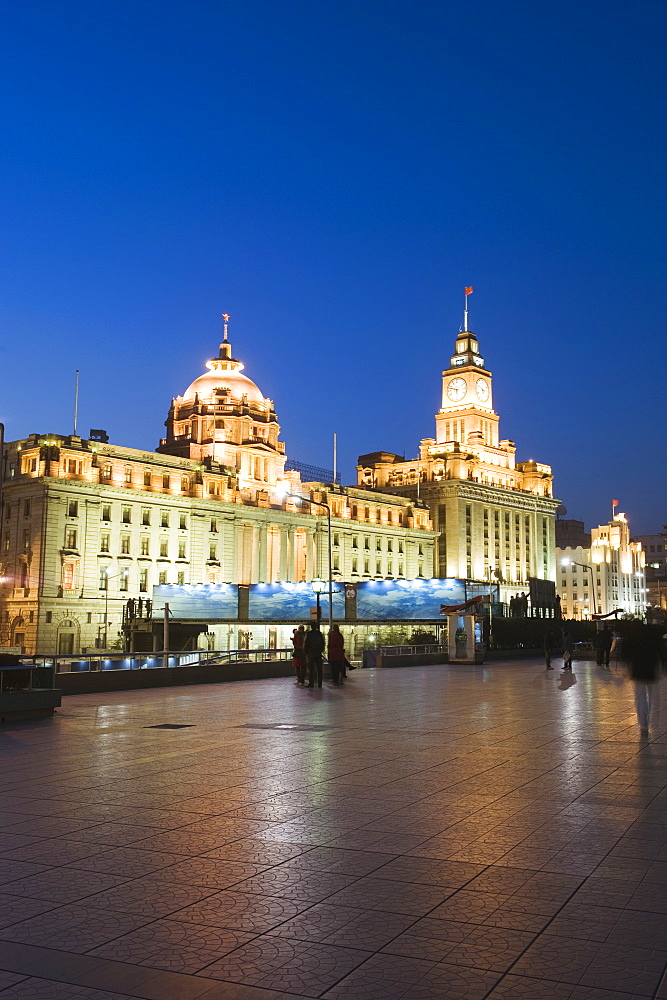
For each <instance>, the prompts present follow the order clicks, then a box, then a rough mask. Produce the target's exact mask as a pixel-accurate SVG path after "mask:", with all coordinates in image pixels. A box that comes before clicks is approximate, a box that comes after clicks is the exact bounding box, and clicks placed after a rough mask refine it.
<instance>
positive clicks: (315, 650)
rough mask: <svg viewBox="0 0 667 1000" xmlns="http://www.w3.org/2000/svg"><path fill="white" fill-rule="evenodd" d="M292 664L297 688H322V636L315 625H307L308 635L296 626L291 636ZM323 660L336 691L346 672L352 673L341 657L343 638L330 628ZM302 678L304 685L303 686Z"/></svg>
mask: <svg viewBox="0 0 667 1000" xmlns="http://www.w3.org/2000/svg"><path fill="white" fill-rule="evenodd" d="M292 646H293V647H294V651H293V654H292V663H293V664H294V671H295V673H296V684H297V685H299V686H300V687H309V688H312V687H315V685H316V684H317V687H320V688H321V687H322V664H323V660H324V636H323V635H322V632H321V630H320V625H319V622H311V623H310V628H309V629H308V631H306V629H305V628H304V627H303V625H299V627H298V628H295V629H294V631H293V632H292ZM327 660H328V663H329V669H330V670H331V681H332V683H333V684H334V685H335V686H336V687H341V686H342V685H343V682H344V680H345V678H346V677H347V671H348V669H349V670H354V667H353V666H352V665H351V664H350V662H349V661H348V659H347V657H346V655H345V642H344V640H343V634H342V632H341V630H340V628H339V627H338V625H336V624H334V625H332V626H331V628H330V629H329V636H328V641H327ZM306 677H308V682H307V683H306Z"/></svg>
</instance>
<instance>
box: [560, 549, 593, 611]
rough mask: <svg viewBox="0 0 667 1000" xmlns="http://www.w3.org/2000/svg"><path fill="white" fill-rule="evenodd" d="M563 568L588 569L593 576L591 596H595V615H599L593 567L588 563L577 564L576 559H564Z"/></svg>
mask: <svg viewBox="0 0 667 1000" xmlns="http://www.w3.org/2000/svg"><path fill="white" fill-rule="evenodd" d="M563 566H581V567H583V569H587V570H588V571H589V572H590V574H591V594H592V595H593V614H594V615H596V614H597V613H598V601H597V597H596V595H595V577H594V576H593V567H592V566H589V564H588V563H582V562H577V561H576V560H575V559H563Z"/></svg>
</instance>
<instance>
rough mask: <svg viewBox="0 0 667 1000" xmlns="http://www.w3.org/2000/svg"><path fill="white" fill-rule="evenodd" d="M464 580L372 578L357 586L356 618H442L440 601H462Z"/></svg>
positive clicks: (380, 619)
mask: <svg viewBox="0 0 667 1000" xmlns="http://www.w3.org/2000/svg"><path fill="white" fill-rule="evenodd" d="M466 596H468V597H469V596H470V594H467V595H466V591H465V587H464V584H463V580H377V581H375V580H371V581H368V582H367V583H361V584H359V585H358V586H357V619H359V620H361V621H385V620H388V619H392V618H415V619H418V618H439V617H440V605H441V604H462V603H463V601H465V599H466Z"/></svg>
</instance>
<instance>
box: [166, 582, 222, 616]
mask: <svg viewBox="0 0 667 1000" xmlns="http://www.w3.org/2000/svg"><path fill="white" fill-rule="evenodd" d="M238 589H239V588H238V587H237V586H235V585H234V584H231V583H210V584H198V585H197V584H188V583H186V584H181V585H177V584H166V585H165V586H162V587H153V612H154V613H158V612H159V613H161V612H162V611H163V610H164V605H165V602H166V603H167V604H168V605H169V613H170V615H171V617H172V618H179V619H186V618H194V619H199V620H203V621H208V620H210V621H236V619H237V618H238V609H239V599H238Z"/></svg>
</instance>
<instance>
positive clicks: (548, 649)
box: [544, 629, 554, 670]
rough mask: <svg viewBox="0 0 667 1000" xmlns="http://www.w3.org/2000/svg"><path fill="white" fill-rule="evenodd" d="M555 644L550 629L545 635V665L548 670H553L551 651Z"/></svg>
mask: <svg viewBox="0 0 667 1000" xmlns="http://www.w3.org/2000/svg"><path fill="white" fill-rule="evenodd" d="M553 644H554V634H553V632H552V631H551V630H550V629H547V631H546V632H545V633H544V665H545V667H546V668H547V670H553V667H552V666H551V650H552V648H553Z"/></svg>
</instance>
